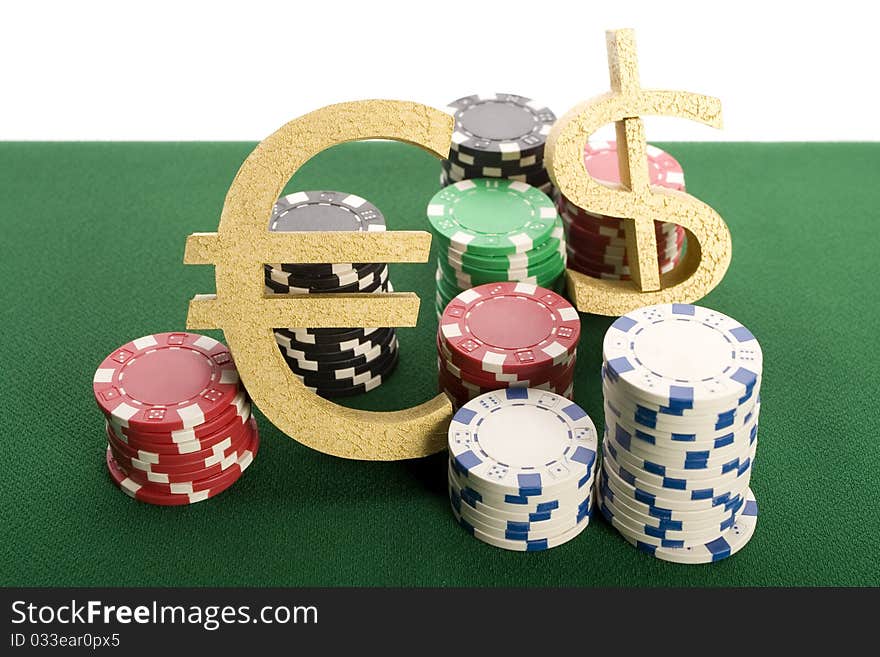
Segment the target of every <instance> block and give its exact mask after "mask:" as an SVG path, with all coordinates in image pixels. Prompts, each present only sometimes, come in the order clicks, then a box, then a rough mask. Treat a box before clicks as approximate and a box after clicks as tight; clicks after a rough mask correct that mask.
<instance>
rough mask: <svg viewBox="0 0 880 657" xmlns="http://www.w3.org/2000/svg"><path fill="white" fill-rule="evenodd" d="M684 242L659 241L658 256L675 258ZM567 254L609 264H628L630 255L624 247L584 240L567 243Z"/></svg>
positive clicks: (659, 257)
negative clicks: (586, 242) (664, 242)
mask: <svg viewBox="0 0 880 657" xmlns="http://www.w3.org/2000/svg"><path fill="white" fill-rule="evenodd" d="M683 245H684V242H683V241H682V242H671V243H669V244H662V243H660V242H658V243H657V257H658V259H660V260H665V261H669V260H673V259H674V258H676V257H678V256H679V255H680V254H681V250H682V247H683ZM566 254H567V256H568V257H572V256H574V257H577V256H581V257H585V258H589V259H591V260H598V261H600V262H605V263H607V264H621V265H625V264H628V260H629V259H628V257H627V254H626V249H625V248H624V247H620V246H615V247H602V246H601V245H592V244H584V243H583V242H581V241H579V240H576V241H569V242H568V243H567V244H566Z"/></svg>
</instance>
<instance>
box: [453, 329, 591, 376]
mask: <svg viewBox="0 0 880 657" xmlns="http://www.w3.org/2000/svg"><path fill="white" fill-rule="evenodd" d="M436 344H437V354H438V364H439V366H440V367H443V368H445V369H446V370H447V371H448V372H449V373H450V374H451V375H452V376H454V377H455V378H457V379H461V380H464V381H469V382H470V383H473V384H474V385H478V386H482V387H484V388H496V387H498V386H499V385H501V386H512V385H520V386H523V385H524V386H526V387H534V386H536V385H539V384H542V383H547V382H548V381H553V380H556V379H559V378H561V377H563V376H565V375H566V373H568V372H571V371H573V368H574V365H575V364H576V362H577V352H575V353H573V354H572V355H571V357H570V358H569V359H567V360H565V361H563V362H562V363H559V364H558V365H554V366H552V367H548V368H546V369H544V370H542V371H540V372H535V373H533V374H530V375H529V376H528V378H521V377H519V376H517V375H515V374H503V373H498V372H485V371H483V370H479V371H475V370H474V369H472V368H473V364H472V363H463V365H464V367H462V365H460V364H459V363H461V362H462V359H460V358H458V357H456V356H455V355H454V354H452V352H450V351H449V349H448V348H447V347H446V346H445V345H444V344H443V342H442V341H441V340H440V339H439V338H438V340H437V342H436Z"/></svg>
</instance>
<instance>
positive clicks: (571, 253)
mask: <svg viewBox="0 0 880 657" xmlns="http://www.w3.org/2000/svg"><path fill="white" fill-rule="evenodd" d="M584 165H585V166H586V169H587V172H588V173H589V174H590V175H591V176H592V177H593V178H594V179H596V180H597V181H598V182H600V183H602V184H605V185H608V186H609V187H618V186H619V184H620V172H619V170H618V162H617V144H616V143H615V142H613V141H612V142H601V143H598V142H593V143H588V144H587V145H586V146H585V147H584ZM648 173H649V176H650V178H651V184H652V185H657V186H659V187H666V188H669V189H676V190H679V191H684V189H685V187H684V171H683V169H682V167H681V165H680V164H679V163H678V161H677V160H676V159H675V158H674V157H672V155H670V154H669V153H667V152H665V151H663V150H661V149H659V148H657V147H656V146H648ZM556 204H557V208H558V210H559V214H560V216H561V217H562V219H563V221H564V223H565V227H566V234H567V236H568V268H569V269H573V270H574V271H578V272H581V273H582V274H586V275H587V276H592V277H594V278H604V279H608V280H629V278H630V272H629V259H628V257H627V253H626V235H625V233H624V228H623V221H622V220H621V219H618V218H616V217H608V216H605V215H600V214H594V213H592V212H587V211H586V210H584V209H582V208H579V207H577V206H576V205H574V204H573V203H571V202H570V201H569V200H568V199H566V198H565V197H564V196H562V195H559V196H558V198H557V202H556ZM654 230H655V232H656V237H657V261H658V264H659V265H660V273H666V272H668V271H671V270H672V269H674V268H675V267H676V266H677V265H678V264H679V263H680V262H681V259H682V256H683V254H684V249H685V242H686V239H685V231H684V229H683V228H682V227H681V226H678V225H677V224H673V223H665V222H661V221H655V222H654Z"/></svg>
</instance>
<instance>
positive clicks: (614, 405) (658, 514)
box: [599, 304, 762, 563]
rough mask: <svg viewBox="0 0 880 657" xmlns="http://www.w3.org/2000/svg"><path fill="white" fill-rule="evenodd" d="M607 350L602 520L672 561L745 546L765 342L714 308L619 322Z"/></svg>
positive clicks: (657, 312) (669, 309) (750, 527)
mask: <svg viewBox="0 0 880 657" xmlns="http://www.w3.org/2000/svg"><path fill="white" fill-rule="evenodd" d="M602 349H603V354H602V355H603V371H602V375H603V377H602V378H603V392H604V396H605V437H604V441H603V457H604V458H603V465H602V475H601V483H600V488H599V490H600V498H601V505H600V508H601V509H602V513H603V515H604V516H605V518H606V519H607V520H608V521H609V522H610V523H611V524H612V525H613V526H614V527H615V528H616V529H617V530H618V532H619V533H620V534H621V535H622V536H623V537H624V538H625V539H626V540H627V541H629V542H630V543H632V544H633V545H635V546H636V547H637V548H639V549H640V550H643V551H645V552H648V553H650V554H653V555H654V556H655V557H657V558H658V559H663V560H666V561H674V562H679V563H709V562H713V561H718V560H720V559H724V558H725V557H728V556H730V555H731V554H734V553H735V552H737V551H739V550H741V549H742V548H743V547H744V546H745V545H746V543H748V542H749V539H751V537H752V534H753V533H754V531H755V526H756V524H757V520H758V505H757V502H756V501H755V496H754V494H753V493H752V491H751V488H749V484H750V479H751V471H752V462H753V460H754V458H755V449H756V447H757V434H758V413H759V411H760V400H759V393H760V386H761V364H762V355H761V347H760V345H759V344H758V341H757V340H756V339H755V337H754V336H753V335H752V333H751V332H750V331H749V330H748V329H747V328H745V327H744V326H742V325H741V324H740V323H739V322H737V321H736V320H734V319H731V318H730V317H727V316H726V315H723V314H721V313H719V312H716V311H714V310H709V309H708V308H702V307H700V306H693V305H689V304H669V305H659V306H649V307H646V308H641V309H639V310H636V311H634V312H632V313H630V314H628V315H624V316H623V317H621V318H619V319H618V320H617V321H615V322H614V324H612V325H611V327H610V328H609V329H608V332H607V333H606V335H605V340H604V343H603V347H602Z"/></svg>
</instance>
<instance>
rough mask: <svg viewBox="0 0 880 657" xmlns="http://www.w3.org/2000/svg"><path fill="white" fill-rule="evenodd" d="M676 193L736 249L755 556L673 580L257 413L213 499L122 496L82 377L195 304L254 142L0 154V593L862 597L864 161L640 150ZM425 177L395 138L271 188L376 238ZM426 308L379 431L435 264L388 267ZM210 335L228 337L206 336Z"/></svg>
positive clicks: (412, 215)
mask: <svg viewBox="0 0 880 657" xmlns="http://www.w3.org/2000/svg"><path fill="white" fill-rule="evenodd" d="M658 145H660V146H661V147H663V148H665V149H666V150H668V151H669V152H670V153H672V154H673V155H674V156H675V157H676V158H678V160H679V161H680V162H681V163H682V165H683V166H684V170H685V173H686V176H687V182H688V191H689V193H691V194H693V195H695V196H697V197H698V198H700V199H702V200H703V201H704V202H706V203H708V204H709V205H711V206H712V207H714V208H715V209H716V210H717V211H718V212H719V213H720V214H721V215H722V216H723V217H724V219H725V220H726V222H727V224H728V225H729V227H730V230H731V233H732V235H733V260H732V264H731V266H730V270H729V271H728V273H727V276H726V277H725V279H724V281H723V282H722V283H721V284H720V285H719V286H718V287H717V288H716V289H715V290H714V291H713V292H712V293H711V294H709V296H708V297H706V298H705V299H703V300H702V301H701V302H700V303H701V304H702V305H707V306H710V307H712V308H716V309H718V310H720V311H722V312H724V313H726V314H728V315H731V316H733V317H735V318H737V319H738V320H739V321H741V322H743V323H744V324H745V325H746V326H748V327H749V328H750V329H751V330H752V331H753V332H754V333H755V334H756V336H757V337H758V339H759V340H760V342H761V345H762V348H763V351H764V380H763V385H762V390H761V398H762V413H761V430H760V441H759V447H758V453H757V459H756V462H755V467H754V472H753V476H752V484H751V487H752V489H753V490H754V492H755V494H756V495H757V498H758V501H759V505H760V519H759V523H758V527H757V531H756V533H755V536H754V538H753V539H752V540H751V542H750V543H749V545H748V546H746V548H745V549H743V551H742V552H740V553H739V554H737V555H735V556H734V557H732V558H729V559H726V560H724V561H721V562H719V563H716V564H711V565H701V566H684V565H679V564H674V563H666V562H662V561H659V560H656V559H653V558H651V557H650V556H648V555H645V554H642V553H640V552H638V551H636V550H635V549H633V548H632V547H631V546H630V545H629V544H627V543H626V542H625V541H624V540H623V539H622V538H621V537H620V536H619V535H618V534H617V533H616V532H615V531H614V530H613V529H612V528H611V527H610V526H609V525H608V524H607V523H606V522H604V520H603V519H602V518H601V516H600V515H599V514H596V515H595V516H594V518H593V520H592V522H591V524H590V526H589V527H588V528H587V530H586V531H585V532H584V533H583V534H581V536H580V537H578V538H577V539H576V540H574V541H572V542H570V543H567V544H565V545H563V546H561V547H558V548H555V549H552V550H549V551H546V552H541V553H532V554H522V553H512V552H507V551H504V550H499V549H495V548H492V547H489V546H487V545H485V544H483V543H481V542H479V541H476V540H474V539H473V538H472V537H470V536H468V535H467V534H466V533H465V532H464V531H462V530H461V529H460V528H459V527H458V526H456V524H455V522H454V520H453V517H452V514H451V513H450V509H449V501H448V498H447V491H446V455H445V454H437V455H435V456H432V457H428V458H424V459H420V460H414V461H404V462H393V463H374V462H358V461H346V460H341V459H338V458H334V457H330V456H327V455H324V454H320V453H318V452H314V451H312V450H310V449H308V448H306V447H304V446H302V445H300V444H299V443H298V442H296V441H295V440H292V439H290V438H288V437H286V436H284V435H282V434H281V433H280V432H279V431H278V430H277V429H275V428H274V427H273V426H272V425H271V424H270V423H269V422H268V421H267V420H266V418H265V417H263V416H262V415H261V414H259V413H257V419H258V421H259V426H260V435H261V441H262V442H261V449H260V453H259V455H258V456H257V460H256V461H255V462H254V464H253V466H252V467H251V468H250V469H249V470H248V471H247V472H246V473H245V474H244V476H243V477H242V479H241V480H240V481H239V482H237V483H236V485H235V486H233V487H232V488H231V489H230V490H229V491H227V492H225V493H223V494H222V495H220V496H218V497H217V498H215V499H212V500H209V501H206V502H203V503H200V504H195V505H192V506H185V507H177V508H163V507H154V506H150V505H147V504H141V503H138V502H135V501H134V500H131V499H129V498H128V497H126V496H124V495H122V494H121V493H120V491H119V490H118V489H117V488H116V487H115V486H114V485H113V483H112V482H111V481H110V479H109V477H108V475H107V471H106V467H105V464H104V448H105V439H104V430H103V418H102V417H101V415H100V413H99V411H98V409H97V408H96V407H95V402H94V399H93V396H92V388H91V380H92V375H93V373H94V370H95V367H96V366H97V364H98V363H99V362H100V361H101V360H102V359H103V358H104V357H105V356H106V355H107V354H108V353H109V352H110V351H111V350H113V349H114V348H115V347H117V346H118V345H121V344H123V343H124V342H127V341H128V340H130V339H132V338H135V337H138V336H141V335H145V334H149V333H157V332H161V331H169V330H181V329H183V328H184V326H185V320H186V311H187V302H188V301H189V299H190V298H191V297H192V296H193V295H194V294H197V293H208V292H212V291H213V289H214V288H213V270H212V268H211V267H190V266H184V265H183V264H182V258H183V248H184V242H185V239H186V236H187V235H188V234H189V233H192V232H196V231H214V230H216V226H217V221H218V217H219V214H220V210H221V207H222V204H223V200H224V197H225V194H226V190H227V188H228V186H229V184H230V182H231V180H232V178H233V176H234V175H235V173H236V171H237V169H238V167H239V165H240V164H241V162H242V161H243V159H244V158H245V157H246V156H247V154H248V153H249V152H250V150H251V149H252V148H253V144H246V143H112V144H111V143H3V144H0V176H2V184H0V217H2V222H3V226H2V228H3V245H4V249H3V252H4V257H3V258H2V260H0V268H2V281H3V285H2V286H0V295H2V308H3V329H4V330H3V344H2V350H0V353H2V371H3V376H2V378H0V387H2V396H0V399H2V411H3V413H2V422H3V459H2V473H0V477H2V482H3V486H2V491H3V493H2V494H3V499H2V505H0V516H2V522H0V527H2V535H3V540H2V542H0V551H2V560H0V563H2V566H0V573H2V576H0V582H2V584H3V585H6V586H249V585H250V586H527V587H530V586H767V585H778V586H800V585H818V586H828V585H843V586H852V585H873V586H876V585H878V584H880V559H878V558H877V557H878V549H877V544H876V538H875V534H876V531H877V528H878V526H880V503H878V493H877V491H878V490H880V474H878V472H880V440H878V439H877V436H878V435H880V422H878V419H877V418H878V414H880V403H878V396H877V395H878V389H880V368H878V367H877V364H878V360H877V356H876V353H875V352H876V346H877V337H876V336H877V331H876V326H877V321H878V319H880V302H878V295H877V287H876V285H877V283H876V282H877V280H878V279H880V259H878V257H877V252H878V247H880V239H878V237H877V234H876V221H875V219H876V213H877V208H878V207H880V188H878V186H877V184H876V176H877V173H878V171H880V145H878V144H716V143H700V144H696V143H670V144H658ZM439 171H440V163H439V162H438V161H436V160H435V159H433V158H432V157H431V156H429V155H428V154H426V153H424V152H422V151H420V150H418V149H416V148H415V147H411V146H407V145H403V144H398V143H389V142H364V143H353V144H346V145H342V146H338V147H335V148H333V149H330V150H328V151H325V152H324V153H321V154H320V155H319V156H317V157H316V158H314V159H313V160H312V161H310V162H309V163H308V164H307V165H306V166H305V167H303V168H302V169H301V171H299V172H298V173H297V174H296V176H295V177H294V179H293V180H291V182H290V184H289V185H288V187H287V191H293V190H297V189H339V190H345V191H349V192H354V193H357V194H359V195H361V196H363V197H365V198H367V199H369V200H370V201H372V202H373V203H375V204H376V205H377V206H378V207H379V208H381V210H382V211H383V213H384V214H385V216H386V218H387V221H388V227H389V229H392V230H393V229H423V230H427V223H426V220H425V213H424V210H425V204H426V202H427V200H428V199H430V198H431V196H432V194H433V193H434V192H435V191H436V190H437V179H438V173H439ZM390 272H391V274H390V275H391V280H392V281H393V283H394V286H395V288H396V289H397V290H414V291H416V292H417V293H418V294H419V295H420V296H421V298H422V306H421V310H420V314H419V323H418V326H417V327H415V328H404V329H399V331H398V334H399V342H400V353H401V359H400V365H399V368H398V370H397V372H396V373H395V374H394V375H393V376H391V378H390V379H389V381H387V382H386V383H384V384H383V385H382V386H381V387H380V388H378V389H377V390H375V391H373V392H371V393H369V394H367V395H362V396H360V397H355V398H351V399H349V400H344V402H343V403H345V404H347V405H351V406H356V407H358V408H365V409H371V410H393V409H398V408H405V407H408V406H412V405H415V404H417V403H419V402H421V401H424V400H426V399H428V398H429V397H431V396H433V395H434V394H436V386H437V380H436V373H435V372H436V370H435V367H436V366H435V362H436V361H435V358H436V351H435V350H436V346H435V342H434V333H435V331H436V317H435V314H434V304H433V302H432V299H433V295H434V266H433V265H432V264H431V263H425V264H418V265H409V264H392V265H391V266H390ZM611 321H612V320H611V318H606V317H597V316H589V315H582V322H583V331H582V337H581V345H580V349H579V358H578V362H577V370H576V374H575V386H576V387H575V399H576V401H577V402H578V403H579V404H580V405H581V406H583V407H584V408H585V409H586V410H587V412H588V413H589V414H590V415H591V416H592V418H593V419H594V420H595V422H596V424H597V426H598V427H599V428H600V432H601V427H602V424H603V414H602V393H601V384H600V375H599V369H600V364H601V341H602V337H603V335H604V333H605V330H606V329H607V328H608V326H609V325H610V323H611ZM208 333H209V334H210V335H212V336H213V337H215V338H217V339H222V332H221V331H211V332H208Z"/></svg>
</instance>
